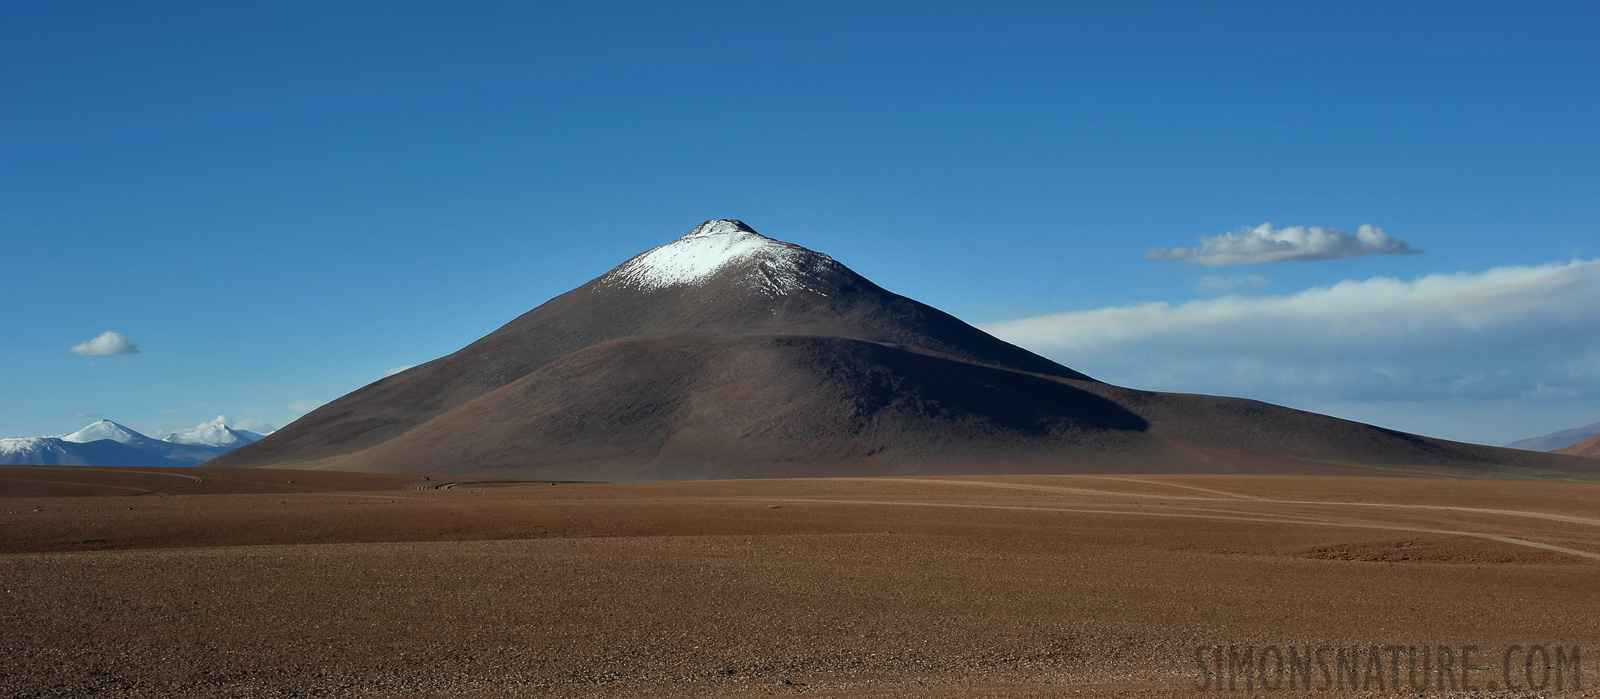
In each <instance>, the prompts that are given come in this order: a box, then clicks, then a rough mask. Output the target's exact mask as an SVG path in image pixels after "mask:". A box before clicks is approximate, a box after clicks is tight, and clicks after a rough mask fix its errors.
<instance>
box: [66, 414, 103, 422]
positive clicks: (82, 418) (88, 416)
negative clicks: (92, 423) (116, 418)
mask: <svg viewBox="0 0 1600 699" xmlns="http://www.w3.org/2000/svg"><path fill="white" fill-rule="evenodd" d="M72 416H73V417H75V418H78V419H79V420H86V419H89V418H92V417H100V416H99V415H96V414H94V413H73V414H72Z"/></svg>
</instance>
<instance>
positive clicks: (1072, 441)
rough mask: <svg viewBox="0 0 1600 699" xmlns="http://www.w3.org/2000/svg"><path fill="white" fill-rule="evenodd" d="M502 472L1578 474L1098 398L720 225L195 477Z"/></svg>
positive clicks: (1308, 420) (1341, 425)
mask: <svg viewBox="0 0 1600 699" xmlns="http://www.w3.org/2000/svg"><path fill="white" fill-rule="evenodd" d="M212 465H227V466H255V467H264V466H276V467H285V466H294V467H310V468H326V469H338V470H359V471H386V472H402V473H403V472H411V473H418V472H438V473H461V474H493V475H495V476H497V477H503V478H540V479H579V480H583V479H604V480H671V479H686V478H747V477H776V476H808V475H867V474H913V473H953V472H989V473H1001V472H1013V473H1022V472H1033V473H1040V472H1074V471H1080V472H1081V471H1146V472H1153V471H1188V472H1192V471H1222V472H1229V471H1329V470H1334V471H1337V470H1348V469H1353V468H1385V469H1395V468H1399V469H1430V470H1432V469H1455V470H1464V471H1477V472H1493V471H1498V470H1505V469H1546V470H1556V471H1569V472H1576V471H1584V470H1586V469H1587V470H1590V471H1600V468H1594V467H1593V465H1592V464H1590V463H1588V462H1585V461H1583V460H1578V459H1572V458H1568V457H1561V456H1551V455H1545V454H1535V453H1530V452H1522V451H1514V450H1504V449H1496V448H1489V447H1477V446H1473V445H1465V444H1457V443H1452V442H1444V441H1440V440H1432V439H1426V438H1422V437H1416V436H1412V435H1406V434H1402V433H1398V432H1393V431H1390V430H1384V429H1381V428H1376V427H1372V426H1370V425H1362V424H1358V423H1351V422H1347V421H1343V420H1337V419H1334V418H1329V417H1326V416H1322V415H1314V414H1311V413H1304V412H1300V411H1295V410H1290V409H1287V408H1282V407H1278V406H1273V405H1268V404H1264V403H1258V402H1254V401H1245V400H1239V399H1229V398H1216V397H1211V396H1196V395H1176V394H1159V393H1151V392H1146V391H1136V390H1130V389H1125V388H1119V387H1116V386H1110V385H1108V384H1104V383H1101V382H1097V381H1094V380H1093V379H1090V378H1089V377H1087V376H1084V375H1083V374H1080V373H1078V372H1075V371H1072V370H1071V369H1067V368H1066V367H1063V366H1061V365H1059V364H1056V363H1055V362H1052V361H1050V360H1047V359H1045V358H1043V357H1039V356H1037V355H1034V354H1032V353H1030V352H1027V351H1026V350H1023V349H1021V348H1019V347H1015V346H1013V345H1010V344H1007V343H1005V342H1002V341H1000V340H998V339H996V338H994V337H991V336H989V335H987V334H985V333H983V332H982V331H979V330H977V329H976V328H973V327H971V326H969V325H967V324H965V323H963V322H961V321H960V320H957V319H955V318H954V317H951V316H949V315H947V314H945V313H942V312H940V311H938V310H936V309H933V308H931V307H929V306H926V305H923V304H920V303H918V302H916V301H912V300H910V299H907V298H905V297H902V296H898V295H896V294H892V293H890V292H887V291H885V290H883V289H881V288H879V287H878V286H876V285H874V284H872V283H871V282H869V281H867V280H866V279H864V278H862V277H860V276H859V275H857V274H855V273H854V272H851V271H850V270H849V269H848V268H845V267H844V266H843V265H840V264H839V263H837V262H835V261H833V260H832V259H831V258H828V257H827V256H825V255H821V254H818V253H814V252H811V251H809V250H805V249H804V248H800V247H798V246H793V245H789V244H787V243H779V242H777V241H773V240H770V239H767V238H764V237H762V236H759V235H757V234H755V233H754V232H753V231H750V230H749V228H748V227H745V226H744V225H743V224H741V223H738V222H733V221H709V222H707V223H706V224H703V225H702V226H700V227H699V228H696V229H695V231H692V232H691V233H690V234H689V235H687V236H684V237H683V238H681V239H679V240H678V241H677V242H674V243H673V244H671V245H666V246H662V247H661V248H657V249H655V250H652V251H649V252H647V253H645V254H643V255H640V256H638V257H635V258H634V259H632V260H630V261H629V262H627V263H624V264H623V265H622V266H620V267H618V268H617V269H615V270H612V271H611V272H610V273H608V274H606V275H604V276H602V277H600V278H598V279H596V280H594V281H593V282H591V283H589V284H586V285H585V286H583V287H581V288H579V289H576V290H574V291H572V292H569V293H567V294H564V295H562V296H560V297H557V298H556V299H553V300H551V301H550V302H549V303H546V304H544V305H543V306H540V307H539V308H536V309H534V310H533V311H530V312H529V313H527V314H525V315H523V316H522V317H520V318H518V319H517V320H515V321H512V322H511V323H509V324H507V325H506V326H505V327H503V328H501V329H500V330H497V331H496V332H495V333H493V334H491V335H489V336H487V337H485V338H483V339H482V340H479V341H478V342H475V343H473V344H472V345H469V346H468V347H466V348H464V349H462V350H461V351H459V352H456V353H455V354H452V355H450V356H448V357H444V358H441V359H438V360H435V361H433V362H430V363H428V364H425V365H423V366H420V367H417V368H415V369H412V370H409V371H406V372H403V373H401V374H398V375H396V376H393V377H390V378H388V379H384V380H382V381H379V382H376V383H374V384H371V385H369V386H367V387H365V388H363V389H361V390H359V391H356V392H354V393H351V394H350V395H347V396H345V397H343V398H340V399H339V400H337V401H334V402H333V403H330V404H328V405H327V406H324V407H323V408H321V409H318V410H317V411H315V412H313V413H311V414H309V415H307V416H306V417H304V418H302V419H301V420H299V421H296V422H295V423H294V424H292V425H289V426H288V427H285V428H284V429H282V430H279V431H278V432H277V433H276V434H273V435H271V436H270V437H268V438H266V439H263V440H261V441H260V442H257V443H255V444H252V445H249V446H247V447H244V448H241V449H239V450H236V451H234V452H231V453H229V454H227V455H225V456H224V457H222V458H219V459H217V460H216V461H214V462H212Z"/></svg>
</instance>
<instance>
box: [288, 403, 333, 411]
mask: <svg viewBox="0 0 1600 699" xmlns="http://www.w3.org/2000/svg"><path fill="white" fill-rule="evenodd" d="M323 402H324V401H320V400H297V401H295V402H293V403H290V404H289V409H290V410H293V411H295V412H297V413H309V412H311V411H313V410H316V409H317V408H320V407H322V404H323Z"/></svg>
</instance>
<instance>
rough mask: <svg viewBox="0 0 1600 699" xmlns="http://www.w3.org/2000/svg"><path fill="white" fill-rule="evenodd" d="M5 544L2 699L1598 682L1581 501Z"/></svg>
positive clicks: (283, 483)
mask: <svg viewBox="0 0 1600 699" xmlns="http://www.w3.org/2000/svg"><path fill="white" fill-rule="evenodd" d="M0 552H3V554H0V580H3V581H4V583H3V585H4V592H3V594H4V597H3V599H4V602H3V604H0V629H4V630H5V631H4V635H3V636H0V696H7V697H30V696H72V697H80V696H205V697H210V696H218V697H221V696H252V697H254V696H358V697H378V696H452V697H517V696H573V697H576V696H599V697H635V696H772V695H776V696H786V695H802V694H803V695H810V696H818V697H849V696H892V697H911V696H935V697H964V696H1008V697H1010V696H1016V697H1022V696H1030V697H1031V696H1038V697H1059V696H1136V697H1154V696H1193V695H1196V694H1205V693H1208V692H1212V691H1216V690H1217V689H1218V688H1219V686H1218V685H1219V684H1220V685H1221V689H1222V690H1223V691H1225V692H1229V693H1245V691H1246V690H1245V684H1244V679H1243V670H1242V666H1241V667H1238V668H1236V672H1235V684H1234V689H1233V690H1232V691H1229V690H1228V685H1227V679H1226V669H1227V666H1228V662H1227V660H1226V657H1227V656H1226V654H1227V653H1228V651H1229V646H1233V648H1232V650H1233V652H1234V654H1235V656H1236V657H1243V655H1242V653H1243V652H1244V649H1245V648H1247V647H1249V648H1251V650H1250V653H1251V655H1250V656H1249V657H1251V658H1256V657H1259V656H1265V657H1272V656H1271V653H1273V652H1277V653H1279V654H1281V655H1282V656H1283V657H1285V658H1287V657H1289V656H1290V655H1291V653H1290V649H1294V650H1295V652H1296V653H1299V652H1300V651H1305V650H1311V651H1314V650H1315V649H1316V648H1317V647H1319V646H1327V647H1328V649H1329V650H1327V655H1326V657H1327V662H1328V663H1329V664H1330V669H1336V666H1334V658H1335V651H1334V650H1332V649H1335V648H1341V649H1344V650H1345V651H1346V652H1349V653H1350V655H1349V657H1351V658H1357V659H1359V663H1360V664H1361V665H1362V668H1363V669H1362V670H1361V671H1360V673H1359V676H1360V677H1359V678H1360V680H1361V682H1363V683H1364V685H1365V687H1364V688H1365V690H1367V692H1361V691H1357V690H1352V689H1351V688H1349V687H1348V686H1344V687H1343V688H1342V689H1341V686H1334V688H1333V689H1332V690H1331V691H1318V690H1317V689H1315V688H1311V689H1307V688H1306V687H1305V686H1304V683H1302V682H1299V681H1298V680H1297V684H1296V686H1295V688H1294V689H1292V690H1291V689H1290V686H1289V685H1290V680H1289V679H1284V680H1282V683H1281V684H1280V685H1279V686H1278V691H1276V692H1272V694H1300V693H1304V694H1309V695H1323V696H1334V695H1342V694H1352V695H1363V696H1365V695H1367V694H1394V695H1399V694H1404V695H1406V696H1418V695H1421V696H1455V695H1461V696H1526V695H1528V692H1527V691H1526V690H1525V689H1524V687H1523V686H1524V685H1526V684H1527V683H1528V677H1529V674H1530V673H1529V670H1528V668H1529V667H1530V665H1529V664H1528V662H1527V658H1528V657H1532V658H1533V659H1534V662H1533V664H1532V665H1531V667H1532V668H1533V672H1532V673H1531V674H1532V676H1533V679H1534V680H1535V684H1537V682H1538V681H1539V680H1540V678H1541V677H1543V675H1542V674H1541V672H1540V670H1541V669H1542V668H1543V662H1542V657H1543V656H1540V655H1538V654H1537V652H1530V650H1529V649H1531V648H1533V647H1534V646H1541V647H1542V652H1543V653H1545V654H1547V655H1549V656H1550V658H1551V660H1552V665H1560V659H1561V658H1563V657H1567V656H1568V655H1569V654H1570V653H1572V652H1573V650H1574V648H1575V647H1576V648H1578V649H1581V655H1580V658H1581V660H1580V663H1579V664H1578V665H1576V666H1575V665H1572V664H1570V663H1569V664H1567V665H1564V666H1561V667H1562V675H1561V678H1562V682H1563V687H1564V688H1565V689H1564V691H1563V692H1556V691H1554V689H1555V681H1556V680H1555V678H1554V675H1553V674H1552V676H1551V678H1550V679H1549V680H1548V683H1549V684H1548V686H1547V687H1546V689H1545V691H1544V692H1543V694H1546V695H1550V694H1561V695H1570V696H1591V695H1594V693H1595V692H1596V687H1600V484H1596V483H1592V482H1557V481H1504V480H1462V479H1431V478H1401V477H1370V476H1369V477H1359V476H1323V475H1292V476H1266V475H1181V476H1180V475H1164V476H1157V475H1116V476H1110V475H1106V476H1097V475H1052V476H986V477H959V476H950V477H929V478H855V479H801V480H745V481H700V482H676V483H627V484H607V483H559V484H551V483H549V482H539V483H482V482H470V481H463V480H462V479H455V478H451V477H449V476H443V475H433V476H430V477H429V478H428V479H427V480H424V478H423V477H422V476H411V475H385V474H350V473H336V472H306V471H273V470H251V469H209V468H198V469H153V468H152V469H95V468H73V467H4V468H0ZM1216 646H1220V647H1221V648H1220V651H1218V650H1214V649H1213V647H1216ZM1269 646H1270V647H1272V648H1274V649H1275V651H1266V650H1264V649H1266V648H1267V647H1269ZM1373 646H1377V647H1379V650H1378V653H1376V660H1375V661H1374V654H1372V653H1371V652H1370V650H1371V648H1372V647H1373ZM1385 646H1399V647H1400V648H1396V649H1394V650H1393V652H1392V653H1391V651H1390V650H1387V649H1384V648H1383V647H1385ZM1440 646H1444V647H1448V648H1450V649H1452V651H1451V659H1450V662H1449V664H1448V665H1447V668H1448V672H1447V676H1446V677H1440V676H1439V674H1438V662H1442V661H1443V656H1442V654H1441V653H1439V652H1438V648H1439V647H1440ZM1469 646H1475V647H1476V649H1471V650H1465V653H1466V654H1467V661H1466V662H1465V663H1462V662H1461V654H1462V652H1463V649H1465V648H1466V647H1469ZM1519 646H1520V648H1517V647H1519ZM1557 646H1560V647H1561V651H1560V653H1559V654H1558V653H1557V652H1556V647H1557ZM1413 647H1415V649H1414V650H1415V651H1416V652H1418V653H1420V654H1422V655H1423V656H1426V657H1429V658H1437V659H1438V661H1436V662H1435V663H1434V664H1432V665H1431V667H1432V668H1433V669H1432V670H1431V671H1430V672H1431V674H1429V675H1428V678H1429V680H1430V682H1429V684H1430V686H1429V687H1427V688H1425V689H1420V690H1418V689H1414V688H1412V687H1411V686H1410V682H1411V681H1412V677H1411V675H1410V672H1409V667H1410V666H1409V664H1408V657H1411V656H1410V653H1411V652H1412V650H1413ZM1424 647H1426V648H1424ZM1352 649H1353V650H1352ZM1507 650H1509V651H1510V652H1511V653H1512V655H1511V656H1510V657H1511V662H1510V663H1509V666H1507V663H1506V662H1505V658H1506V657H1507V656H1506V655H1505V652H1506V651H1507ZM1217 653H1220V655H1218V654H1217ZM1219 657H1221V658H1223V660H1222V661H1221V663H1220V664H1218V663H1216V662H1214V661H1215V660H1216V659H1217V658H1219ZM1396 659H1397V660H1398V662H1397V663H1396V662H1395V660H1396ZM1373 662H1376V663H1377V664H1376V665H1372V664H1371V663H1373ZM1420 663H1421V661H1420V660H1419V661H1418V664H1419V665H1420ZM1503 666H1505V667H1503ZM1257 667H1258V670H1259V667H1260V666H1259V665H1257ZM1267 667H1268V671H1267V673H1266V674H1267V675H1268V679H1269V680H1271V679H1272V678H1273V677H1274V676H1275V675H1274V674H1273V670H1274V669H1275V668H1276V667H1277V660H1276V659H1275V658H1274V659H1273V660H1272V661H1271V662H1270V663H1269V664H1268V666H1267ZM1575 670H1576V671H1578V672H1581V675H1580V676H1579V677H1578V678H1577V679H1578V681H1580V682H1581V683H1582V686H1581V688H1580V689H1578V690H1576V691H1574V690H1573V689H1572V685H1573V682H1574V679H1575V678H1574V677H1573V673H1574V671H1575ZM1392 671H1396V672H1395V674H1391V672H1392ZM1213 675H1215V676H1213ZM1308 677H1309V678H1310V680H1311V682H1312V684H1313V685H1314V687H1315V686H1320V685H1322V684H1323V683H1324V681H1325V677H1324V676H1323V675H1322V674H1321V673H1320V671H1319V670H1317V669H1312V670H1310V674H1309V675H1308ZM1340 677H1341V678H1343V677H1344V676H1343V675H1340ZM1506 677H1509V678H1510V679H1511V680H1512V681H1513V684H1514V685H1515V687H1516V689H1515V690H1514V691H1511V692H1509V693H1508V692H1506V691H1505V689H1504V686H1503V683H1504V679H1505V678H1506ZM1207 680H1210V681H1211V684H1210V685H1209V686H1207V685H1206V684H1205V683H1206V682H1207ZM1396 680H1398V686H1396ZM1416 681H1417V682H1421V678H1417V679H1416ZM1446 681H1448V683H1446V684H1444V686H1443V689H1441V688H1440V686H1441V683H1443V682H1446ZM1252 682H1254V680H1252ZM1380 682H1381V687H1382V689H1381V691H1380V689H1379V687H1380ZM1463 683H1466V684H1470V685H1471V686H1472V687H1473V689H1471V690H1468V689H1466V688H1464V687H1463ZM1490 683H1494V684H1495V686H1496V689H1495V690H1492V691H1491V690H1490V688H1489V687H1490ZM1202 686H1205V687H1206V688H1205V690H1203V691H1202V690H1200V689H1198V688H1200V687H1202ZM1452 687H1453V689H1452ZM1252 688H1253V689H1254V691H1257V692H1259V691H1261V687H1260V685H1259V684H1252Z"/></svg>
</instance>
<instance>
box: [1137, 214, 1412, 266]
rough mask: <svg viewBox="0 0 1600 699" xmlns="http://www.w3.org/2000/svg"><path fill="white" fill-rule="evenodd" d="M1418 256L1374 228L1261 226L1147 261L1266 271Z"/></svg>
mask: <svg viewBox="0 0 1600 699" xmlns="http://www.w3.org/2000/svg"><path fill="white" fill-rule="evenodd" d="M1421 252H1422V250H1420V249H1418V248H1414V247H1411V244H1410V243H1407V242H1406V241H1404V240H1401V239H1399V238H1396V237H1394V236H1391V235H1388V234H1386V233H1384V232H1383V229H1382V228H1379V227H1377V226H1369V225H1363V226H1361V227H1360V228H1357V229H1356V232H1355V233H1345V232H1343V231H1339V230H1335V229H1332V228H1323V227H1321V226H1289V227H1288V228H1279V229H1273V227H1272V224H1270V223H1263V224H1261V225H1259V226H1256V227H1255V228H1241V229H1239V230H1237V231H1234V232H1232V233H1224V234H1222V235H1217V236H1209V237H1207V236H1201V237H1200V245H1199V246H1197V247H1193V248H1169V247H1155V248H1150V249H1149V250H1146V251H1144V256H1145V258H1146V259H1151V260H1183V261H1185V262H1188V263H1189V264H1192V265H1204V266H1206V267H1231V266H1237V265H1264V264H1268V263H1271V262H1284V261H1287V260H1337V259H1342V258H1346V257H1364V256H1366V255H1416V254H1418V253H1421Z"/></svg>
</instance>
